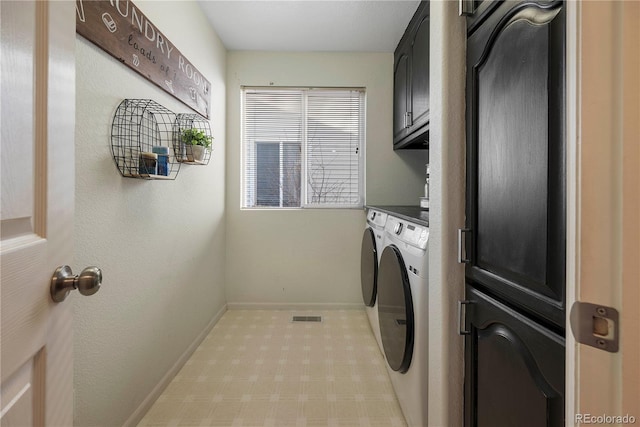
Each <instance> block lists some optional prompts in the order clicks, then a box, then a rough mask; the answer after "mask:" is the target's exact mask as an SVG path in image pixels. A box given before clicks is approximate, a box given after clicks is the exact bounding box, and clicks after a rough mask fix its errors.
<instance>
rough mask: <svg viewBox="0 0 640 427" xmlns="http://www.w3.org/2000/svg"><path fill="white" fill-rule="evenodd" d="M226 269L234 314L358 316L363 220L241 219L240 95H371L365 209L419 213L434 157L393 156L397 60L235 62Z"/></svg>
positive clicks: (323, 56)
mask: <svg viewBox="0 0 640 427" xmlns="http://www.w3.org/2000/svg"><path fill="white" fill-rule="evenodd" d="M227 65H228V66H227V132H228V140H229V144H228V148H227V196H226V201H227V216H226V224H227V264H226V271H227V277H226V286H227V288H226V289H227V299H228V302H229V304H230V306H234V305H235V306H238V305H250V304H256V305H265V304H272V305H273V306H283V305H289V304H311V305H314V304H315V305H322V304H324V305H335V306H360V305H361V304H362V296H361V291H360V244H361V238H362V232H363V230H364V224H365V215H364V212H363V211H362V210H325V209H316V210H312V209H304V210H277V211H265V210H241V209H240V175H241V170H240V137H241V136H240V119H241V117H240V113H241V111H240V108H241V106H240V87H241V85H246V86H270V85H273V86H330V87H331V86H333V87H336V86H351V87H366V91H367V104H366V108H367V118H366V120H367V124H366V138H367V139H366V158H367V160H366V175H367V179H366V188H367V190H366V200H367V204H413V205H417V204H418V198H419V197H420V195H421V194H422V192H423V191H424V164H425V162H426V156H427V152H426V151H424V150H422V151H408V152H404V153H402V152H401V153H395V152H393V150H392V130H391V126H392V97H393V92H392V91H393V54H391V53H275V52H229V54H228V57H227Z"/></svg>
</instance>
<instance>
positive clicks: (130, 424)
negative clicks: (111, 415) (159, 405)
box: [123, 305, 227, 427]
mask: <svg viewBox="0 0 640 427" xmlns="http://www.w3.org/2000/svg"><path fill="white" fill-rule="evenodd" d="M226 311H227V305H224V306H223V307H222V308H221V309H220V310H219V311H218V312H217V313H216V315H215V316H213V318H212V319H211V321H210V322H209V323H208V324H207V326H206V327H205V328H204V330H203V331H202V332H200V334H199V335H198V336H197V337H196V339H195V340H193V342H192V343H191V344H190V345H189V347H187V349H186V350H185V351H184V353H182V355H181V356H180V357H179V358H178V360H177V361H176V363H175V364H174V365H173V366H172V367H171V369H169V371H168V372H167V373H166V374H165V375H164V376H163V377H162V379H161V380H160V382H158V384H156V386H155V387H154V388H153V390H151V393H149V395H148V396H147V397H146V398H145V399H144V400H143V401H142V403H141V404H140V406H138V408H137V409H136V410H135V411H133V414H131V416H130V417H129V419H128V420H127V421H126V422H125V423H124V424H123V427H135V426H137V425H138V423H140V421H141V420H142V418H144V416H145V415H146V413H147V412H148V411H149V409H151V406H153V404H154V403H155V401H156V400H157V399H158V397H160V395H161V394H162V392H163V391H164V390H165V389H166V388H167V386H168V385H169V383H171V380H172V379H173V377H175V376H176V375H177V374H178V372H180V369H182V367H183V366H184V364H185V363H187V361H188V360H189V358H190V357H191V355H192V354H193V352H195V351H196V349H197V348H198V346H199V345H200V343H202V341H203V340H204V339H205V338H206V337H207V335H209V332H211V329H213V327H214V326H215V325H216V323H218V320H220V318H221V317H222V315H223V314H224V313H225V312H226Z"/></svg>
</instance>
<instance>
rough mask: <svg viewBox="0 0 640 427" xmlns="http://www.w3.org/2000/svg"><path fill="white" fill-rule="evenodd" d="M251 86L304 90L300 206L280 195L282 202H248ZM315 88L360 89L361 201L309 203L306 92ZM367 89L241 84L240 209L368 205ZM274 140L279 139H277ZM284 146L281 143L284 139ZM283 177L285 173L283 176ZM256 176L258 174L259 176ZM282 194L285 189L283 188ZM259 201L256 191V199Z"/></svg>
mask: <svg viewBox="0 0 640 427" xmlns="http://www.w3.org/2000/svg"><path fill="white" fill-rule="evenodd" d="M250 90H265V91H269V90H272V91H274V92H276V91H279V90H282V91H287V90H290V91H301V92H302V94H303V102H302V124H301V126H302V132H301V133H302V140H301V141H300V206H282V204H283V199H282V197H281V200H280V205H281V206H246V202H247V195H248V186H249V183H248V182H247V179H246V177H247V170H246V169H247V165H246V160H247V145H246V141H245V123H246V98H245V97H246V93H247V91H250ZM312 91H345V92H346V91H356V92H360V93H361V98H360V120H359V130H358V132H359V135H360V138H359V142H358V144H357V160H358V172H357V174H358V175H357V179H358V201H357V203H350V204H348V203H318V202H316V203H307V196H308V185H309V181H308V180H309V177H308V175H307V171H308V162H309V159H308V157H307V148H308V145H309V144H308V141H307V122H308V119H309V117H308V115H307V96H308V93H310V92H312ZM366 106H367V91H366V88H365V87H352V86H349V87H336V86H328V87H317V86H313V87H311V86H310V87H304V86H248V85H247V86H244V85H243V86H241V87H240V209H241V210H300V209H358V210H359V209H363V208H364V205H365V153H366V139H367V138H366V117H367V111H366ZM255 143H268V141H255ZM272 143H276V142H275V141H274V142H272ZM281 147H282V143H281ZM280 178H281V179H282V177H280ZM256 179H257V177H256ZM254 188H255V183H254ZM281 194H282V189H281ZM255 201H257V194H256V195H255V197H254V202H255Z"/></svg>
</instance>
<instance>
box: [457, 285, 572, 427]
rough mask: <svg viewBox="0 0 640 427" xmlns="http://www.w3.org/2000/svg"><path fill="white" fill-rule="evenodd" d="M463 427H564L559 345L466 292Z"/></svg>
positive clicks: (549, 335) (491, 301) (507, 311)
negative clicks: (466, 333) (467, 301)
mask: <svg viewBox="0 0 640 427" xmlns="http://www.w3.org/2000/svg"><path fill="white" fill-rule="evenodd" d="M467 299H468V300H469V305H468V308H467V310H466V314H467V316H466V321H465V329H466V330H467V331H468V332H469V334H468V335H466V337H465V353H466V354H465V356H466V358H465V360H466V361H467V363H466V365H465V393H464V394H465V406H466V411H465V425H466V426H477V427H511V426H519V427H527V426H531V427H540V426H551V427H555V426H558V427H560V426H563V425H564V375H565V369H564V353H565V340H564V338H563V337H562V336H560V335H558V334H557V333H554V332H553V331H551V330H549V329H546V328H544V327H541V326H540V325H539V324H538V323H537V322H534V321H532V320H531V319H529V318H527V317H525V316H523V315H522V314H520V313H518V312H517V311H515V310H513V309H511V308H509V306H507V305H506V304H503V303H501V302H499V301H497V300H495V299H493V298H491V297H489V296H488V295H486V294H483V293H482V292H480V291H478V290H476V289H474V288H472V287H467Z"/></svg>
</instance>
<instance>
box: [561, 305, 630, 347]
mask: <svg viewBox="0 0 640 427" xmlns="http://www.w3.org/2000/svg"><path fill="white" fill-rule="evenodd" d="M619 318H620V315H619V313H618V310H616V309H615V308H613V307H606V306H603V305H599V304H591V303H588V302H581V301H576V302H575V303H573V305H572V306H571V313H570V315H569V323H570V324H571V332H573V336H574V338H575V339H576V341H578V342H579V343H581V344H585V345H588V346H591V347H595V348H597V349H600V350H604V351H608V352H611V353H617V352H618V347H619V342H620V338H619V331H618V329H619V328H618V324H619Z"/></svg>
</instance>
